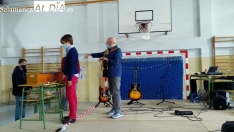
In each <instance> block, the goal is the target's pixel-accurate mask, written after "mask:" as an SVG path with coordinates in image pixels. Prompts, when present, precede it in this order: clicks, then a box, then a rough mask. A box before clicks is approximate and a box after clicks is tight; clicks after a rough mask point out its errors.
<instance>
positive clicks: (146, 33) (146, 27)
mask: <svg viewBox="0 0 234 132" xmlns="http://www.w3.org/2000/svg"><path fill="white" fill-rule="evenodd" d="M151 27H152V23H151V22H150V21H146V22H137V23H136V28H137V29H138V31H140V32H141V38H143V39H145V40H148V39H150V29H151Z"/></svg>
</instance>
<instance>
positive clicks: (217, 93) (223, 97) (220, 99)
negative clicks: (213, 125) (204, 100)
mask: <svg viewBox="0 0 234 132" xmlns="http://www.w3.org/2000/svg"><path fill="white" fill-rule="evenodd" d="M228 98H229V93H227V92H226V91H225V90H214V92H213V107H214V109H215V110H226V109H227V107H228V103H229V101H228V100H227V99H228Z"/></svg>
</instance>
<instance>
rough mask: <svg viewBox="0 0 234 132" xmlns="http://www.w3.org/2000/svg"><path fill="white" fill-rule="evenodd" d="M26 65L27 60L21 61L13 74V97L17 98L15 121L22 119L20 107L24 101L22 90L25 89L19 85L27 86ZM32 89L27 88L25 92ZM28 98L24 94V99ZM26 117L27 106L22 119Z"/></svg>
mask: <svg viewBox="0 0 234 132" xmlns="http://www.w3.org/2000/svg"><path fill="white" fill-rule="evenodd" d="M26 64H27V61H26V60H25V59H19V61H18V66H16V67H15V68H14V70H13V73H12V95H14V96H15V121H17V120H19V119H20V106H21V102H20V100H21V99H22V90H23V87H20V86H18V85H20V84H26V73H27V69H26ZM29 89H31V87H27V89H25V90H29ZM26 98H27V93H26V92H25V93H24V99H26ZM24 117H25V105H24V106H23V114H22V118H24Z"/></svg>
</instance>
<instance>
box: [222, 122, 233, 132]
mask: <svg viewBox="0 0 234 132" xmlns="http://www.w3.org/2000/svg"><path fill="white" fill-rule="evenodd" d="M221 132H234V121H227V122H225V123H224V124H223V125H222V129H221Z"/></svg>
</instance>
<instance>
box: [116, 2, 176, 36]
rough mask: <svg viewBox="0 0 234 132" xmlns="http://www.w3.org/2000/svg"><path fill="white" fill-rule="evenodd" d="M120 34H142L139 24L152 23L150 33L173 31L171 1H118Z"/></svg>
mask: <svg viewBox="0 0 234 132" xmlns="http://www.w3.org/2000/svg"><path fill="white" fill-rule="evenodd" d="M118 15H119V34H132V33H140V31H139V28H137V23H138V22H151V25H152V27H151V28H150V32H170V31H172V18H171V17H172V16H171V0H118Z"/></svg>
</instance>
